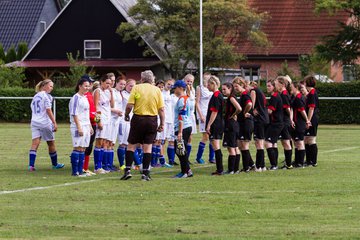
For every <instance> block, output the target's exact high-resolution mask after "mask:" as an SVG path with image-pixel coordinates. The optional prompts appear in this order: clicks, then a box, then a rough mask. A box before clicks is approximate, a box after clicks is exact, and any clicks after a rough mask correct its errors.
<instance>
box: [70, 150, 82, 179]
mask: <svg viewBox="0 0 360 240" xmlns="http://www.w3.org/2000/svg"><path fill="white" fill-rule="evenodd" d="M79 155H80V153H79V152H78V151H75V150H74V151H73V152H72V153H71V156H70V159H71V169H72V172H71V173H72V175H73V176H76V175H78V170H79V168H78V166H79V157H80V156H79Z"/></svg>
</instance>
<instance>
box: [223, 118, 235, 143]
mask: <svg viewBox="0 0 360 240" xmlns="http://www.w3.org/2000/svg"><path fill="white" fill-rule="evenodd" d="M238 132H239V123H238V122H237V121H235V120H233V119H231V120H227V121H226V123H225V129H224V139H223V147H230V148H235V147H237V142H236V136H237V134H238Z"/></svg>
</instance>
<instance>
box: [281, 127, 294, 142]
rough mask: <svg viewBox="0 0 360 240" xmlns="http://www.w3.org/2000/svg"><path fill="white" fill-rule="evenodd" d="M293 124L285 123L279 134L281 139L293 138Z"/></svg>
mask: <svg viewBox="0 0 360 240" xmlns="http://www.w3.org/2000/svg"><path fill="white" fill-rule="evenodd" d="M290 128H291V126H289V125H287V124H285V125H284V127H283V129H282V130H281V133H280V135H279V139H280V140H291V134H290V132H291V129H290Z"/></svg>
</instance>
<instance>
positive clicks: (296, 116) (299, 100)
mask: <svg viewBox="0 0 360 240" xmlns="http://www.w3.org/2000/svg"><path fill="white" fill-rule="evenodd" d="M291 107H292V109H293V121H294V122H295V126H296V129H298V130H301V131H305V129H306V119H304V118H303V116H302V115H301V112H302V111H305V98H304V96H303V95H302V94H301V93H298V94H297V95H296V96H295V97H294V98H293V101H292V103H291Z"/></svg>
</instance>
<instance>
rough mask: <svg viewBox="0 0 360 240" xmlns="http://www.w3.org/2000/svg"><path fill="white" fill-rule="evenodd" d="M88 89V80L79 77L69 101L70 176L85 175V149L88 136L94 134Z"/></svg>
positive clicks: (88, 140) (87, 144)
mask: <svg viewBox="0 0 360 240" xmlns="http://www.w3.org/2000/svg"><path fill="white" fill-rule="evenodd" d="M89 89H90V80H89V79H86V78H81V79H80V80H79V81H78V83H77V84H76V89H75V91H76V94H75V95H74V96H73V97H72V98H71V100H70V102H69V116H70V132H71V138H72V143H73V147H74V149H73V151H72V153H71V156H70V159H71V168H72V176H76V177H86V176H91V174H88V173H84V172H83V165H84V159H85V149H86V148H87V147H88V146H89V143H90V136H91V135H92V134H94V132H93V128H92V126H91V123H90V119H89V115H90V105H89V101H88V100H87V98H86V96H85V93H86V92H88V91H89Z"/></svg>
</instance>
